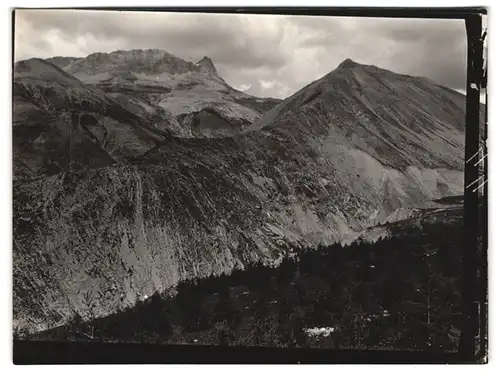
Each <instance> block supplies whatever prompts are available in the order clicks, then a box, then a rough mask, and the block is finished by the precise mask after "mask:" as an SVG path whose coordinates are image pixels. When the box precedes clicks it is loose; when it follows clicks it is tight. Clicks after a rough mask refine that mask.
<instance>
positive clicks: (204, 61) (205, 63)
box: [196, 56, 217, 74]
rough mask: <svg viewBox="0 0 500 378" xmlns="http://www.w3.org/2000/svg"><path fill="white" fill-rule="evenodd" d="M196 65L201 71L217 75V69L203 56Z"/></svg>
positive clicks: (210, 60)
mask: <svg viewBox="0 0 500 378" xmlns="http://www.w3.org/2000/svg"><path fill="white" fill-rule="evenodd" d="M196 65H197V66H198V67H200V68H201V69H204V70H206V71H208V72H211V73H214V74H217V69H216V68H215V66H214V63H213V62H212V59H210V58H209V57H208V56H204V57H203V58H202V59H201V60H200V61H199V62H198V63H196Z"/></svg>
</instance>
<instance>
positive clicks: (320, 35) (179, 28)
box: [14, 10, 466, 98]
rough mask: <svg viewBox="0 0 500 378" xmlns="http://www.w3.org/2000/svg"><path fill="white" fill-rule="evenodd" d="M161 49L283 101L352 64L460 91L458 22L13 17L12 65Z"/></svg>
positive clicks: (71, 14) (64, 14) (462, 62)
mask: <svg viewBox="0 0 500 378" xmlns="http://www.w3.org/2000/svg"><path fill="white" fill-rule="evenodd" d="M145 48H159V49H165V50H167V51H169V52H170V53H172V54H174V55H177V56H179V57H181V58H183V59H186V60H190V61H198V60H199V59H201V58H202V57H203V56H205V55H206V56H209V57H210V58H212V60H213V62H214V64H215V66H216V68H217V70H218V71H219V73H220V75H221V76H222V77H223V78H224V79H225V80H226V81H227V82H228V83H229V84H230V85H232V86H233V87H235V88H238V89H240V90H244V91H246V92H248V93H251V94H254V95H257V96H271V97H278V98H284V97H287V96H289V95H291V94H292V93H294V92H296V91H297V90H299V89H300V88H302V87H303V86H304V85H307V84H308V83H310V82H311V81H313V80H316V79H318V78H320V77H321V76H323V75H325V74H327V73H328V72H329V71H331V70H332V69H334V68H335V67H336V66H337V65H338V64H340V63H341V62H342V61H343V60H345V59H346V58H350V59H353V60H355V61H357V62H359V63H365V64H374V65H376V66H379V67H382V68H386V69H389V70H392V71H395V72H398V73H403V74H409V75H416V76H426V77H429V78H431V79H432V80H434V81H436V82H438V83H440V84H442V85H445V86H448V87H450V88H454V89H458V90H463V89H464V88H465V82H466V33H465V25H464V22H463V21H462V20H418V19H407V20H405V19H399V20H398V19H375V18H341V17H312V16H300V17H297V16H274V15H265V16H253V15H252V16H250V15H210V14H183V13H177V14H176V13H144V12H140V13H137V12H103V11H70V10H69V11H51V10H42V11H32V10H21V11H17V15H16V24H15V57H14V58H15V60H21V59H27V58H31V57H41V58H48V57H51V56H57V55H59V56H76V57H80V56H81V57H84V56H86V55H88V54H91V53H94V52H112V51H115V50H127V49H145Z"/></svg>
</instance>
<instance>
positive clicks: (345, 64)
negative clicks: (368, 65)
mask: <svg viewBox="0 0 500 378" xmlns="http://www.w3.org/2000/svg"><path fill="white" fill-rule="evenodd" d="M360 66H362V64H360V63H358V62H355V61H354V60H352V59H349V58H347V59H346V60H344V61H343V62H342V63H340V64H339V66H338V67H337V69H342V68H354V67H360Z"/></svg>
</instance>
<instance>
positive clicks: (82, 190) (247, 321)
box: [12, 9, 488, 363]
mask: <svg viewBox="0 0 500 378" xmlns="http://www.w3.org/2000/svg"><path fill="white" fill-rule="evenodd" d="M304 13H306V12H304ZM12 17H13V65H12V70H13V72H12V201H13V203H12V208H13V210H12V211H13V215H12V227H13V242H12V291H13V293H12V301H13V302H12V309H13V313H12V332H13V337H14V342H26V341H29V342H33V343H34V342H44V343H45V344H44V345H47V344H46V343H48V342H53V343H60V342H65V343H69V344H72V345H82V344H84V345H122V344H127V345H129V344H134V345H136V346H137V345H139V347H140V346H141V345H143V346H144V347H151V346H158V347H160V346H174V345H175V346H178V345H185V346H191V347H193V350H192V353H196V348H195V347H198V346H218V347H225V348H228V347H229V348H232V347H234V348H239V347H261V348H277V349H279V350H284V351H287V350H290V351H291V350H302V349H307V350H323V349H328V350H337V351H343V350H355V351H375V352H376V351H381V352H383V351H386V352H398V351H400V352H401V351H402V352H415V353H418V352H429V353H450V354H452V353H458V352H459V351H460V350H461V348H469V350H470V351H471V353H472V354H473V356H475V358H476V359H477V360H478V361H479V360H480V361H481V363H485V362H487V354H488V342H487V340H488V337H487V334H488V329H487V322H488V317H487V313H488V307H487V303H488V300H487V291H486V287H487V258H486V246H485V244H486V240H487V236H486V228H487V225H486V224H485V223H486V216H485V214H486V201H485V199H486V198H487V191H486V190H487V186H488V183H487V176H486V172H487V165H486V162H487V151H486V130H487V128H486V120H487V108H486V66H487V64H486V63H487V59H486V57H487V49H486V46H487V34H486V27H487V19H486V14H485V13H484V14H483V15H482V16H481V17H480V18H479V19H480V23H479V24H478V25H479V26H478V27H479V29H478V31H477V33H476V34H478V35H479V36H480V38H476V37H471V34H469V30H468V27H467V23H466V22H465V21H464V19H452V18H451V17H450V18H448V19H447V18H438V17H434V18H424V17H418V16H417V17H415V18H411V17H405V18H397V17H378V16H377V17H369V16H363V17H361V16H359V17H355V16H335V15H333V16H332V15H315V14H311V15H307V14H279V12H276V14H252V13H251V12H247V13H245V12H243V13H237V12H232V13H231V12H230V13H224V12H207V13H204V12H200V11H197V12H189V11H186V12H179V11H175V12H173V11H172V12H169V11H163V12H158V11H147V10H133V11H132V10H122V11H118V10H83V9H80V10H71V9H16V10H14V11H13V16H12ZM471 46H472V48H471ZM474 54H475V55H474ZM473 55H474V56H479V60H478V59H476V58H474V59H476V60H474V61H473V62H475V63H474V64H472V65H471V64H470V62H471V57H472V56H473ZM478 62H480V63H478ZM478 72H479V74H480V79H478V80H476V79H474V77H473V76H474V75H476V74H477V73H478ZM471 98H472V99H476V102H477V103H476V104H474V103H471V101H472V100H471ZM474 117H475V119H474ZM469 119H471V121H470V123H469ZM474 122H475V125H476V126H475V128H476V130H477V133H476V134H478V135H475V137H474V138H475V139H472V142H471V141H469V140H468V139H467V136H468V135H472V134H474V133H473V132H471V131H470V130H471V129H470V128H469V127H470V124H474ZM468 143H469V145H468ZM470 143H476V145H471V144H470ZM467 151H469V152H467ZM468 167H469V168H468ZM467 169H469V171H467ZM468 172H469V173H468ZM471 175H472V176H471ZM470 178H472V179H470ZM469 179H470V180H469ZM469 192H470V196H471V198H473V199H474V200H475V204H476V206H477V209H475V212H472V213H470V212H469V213H467V211H469V210H466V209H467V206H465V205H466V203H465V202H466V200H467V198H466V197H467V195H466V193H469ZM467 214H468V215H467ZM471 214H472V218H474V217H476V218H475V219H472V226H471V223H470V222H471V221H470V217H471ZM467 217H469V218H467ZM467 219H469V220H467ZM474 221H476V224H475V225H474ZM467 222H469V223H467ZM467 225H469V226H467ZM471 227H472V228H474V230H475V232H476V236H477V237H476V236H473V239H472V242H471V243H468V242H466V234H467V232H469V231H471ZM471 248H472V251H469V249H471ZM467 268H470V269H472V273H470V274H467V273H465V270H466V269H467ZM467 279H472V280H474V283H470V284H467V282H472V281H466V280H467ZM464 287H465V289H464ZM467 301H469V302H467ZM471 314H472V315H471ZM470 324H473V327H472V328H471V326H470ZM474 325H477V328H474ZM42 349H43V348H42Z"/></svg>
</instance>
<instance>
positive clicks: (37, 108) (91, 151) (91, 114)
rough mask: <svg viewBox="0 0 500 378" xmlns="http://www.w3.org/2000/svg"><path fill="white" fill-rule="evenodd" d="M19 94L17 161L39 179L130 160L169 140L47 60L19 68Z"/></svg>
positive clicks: (16, 103)
mask: <svg viewBox="0 0 500 378" xmlns="http://www.w3.org/2000/svg"><path fill="white" fill-rule="evenodd" d="M13 95H14V99H13V105H14V106H13V143H14V156H15V157H16V159H17V160H18V161H19V162H22V163H23V164H24V165H26V166H27V167H28V168H29V169H30V170H31V171H32V172H33V173H35V174H45V173H47V174H53V173H57V172H60V171H65V170H68V169H82V168H98V167H103V166H107V165H110V164H113V163H115V162H118V161H127V160H129V159H131V158H134V157H137V156H142V155H143V154H144V153H145V152H147V151H148V150H150V149H151V148H153V147H155V146H156V145H157V144H158V143H160V142H162V141H163V140H164V138H165V136H167V135H169V132H168V129H167V128H164V127H163V125H159V124H153V123H151V122H150V120H148V119H147V118H146V117H143V116H142V114H141V113H139V112H137V111H136V109H135V108H133V107H131V106H128V105H127V104H120V103H118V102H117V101H115V100H114V99H113V98H112V97H110V96H108V95H107V94H106V93H104V92H103V91H101V90H99V89H96V88H93V87H89V86H87V85H85V84H84V83H82V82H80V81H79V80H78V79H76V78H74V77H73V76H71V75H69V74H68V73H66V72H65V71H63V70H61V69H60V68H58V67H57V66H55V65H52V64H50V63H47V62H46V61H43V60H41V59H30V60H27V61H21V62H18V63H16V65H15V72H14V83H13Z"/></svg>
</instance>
